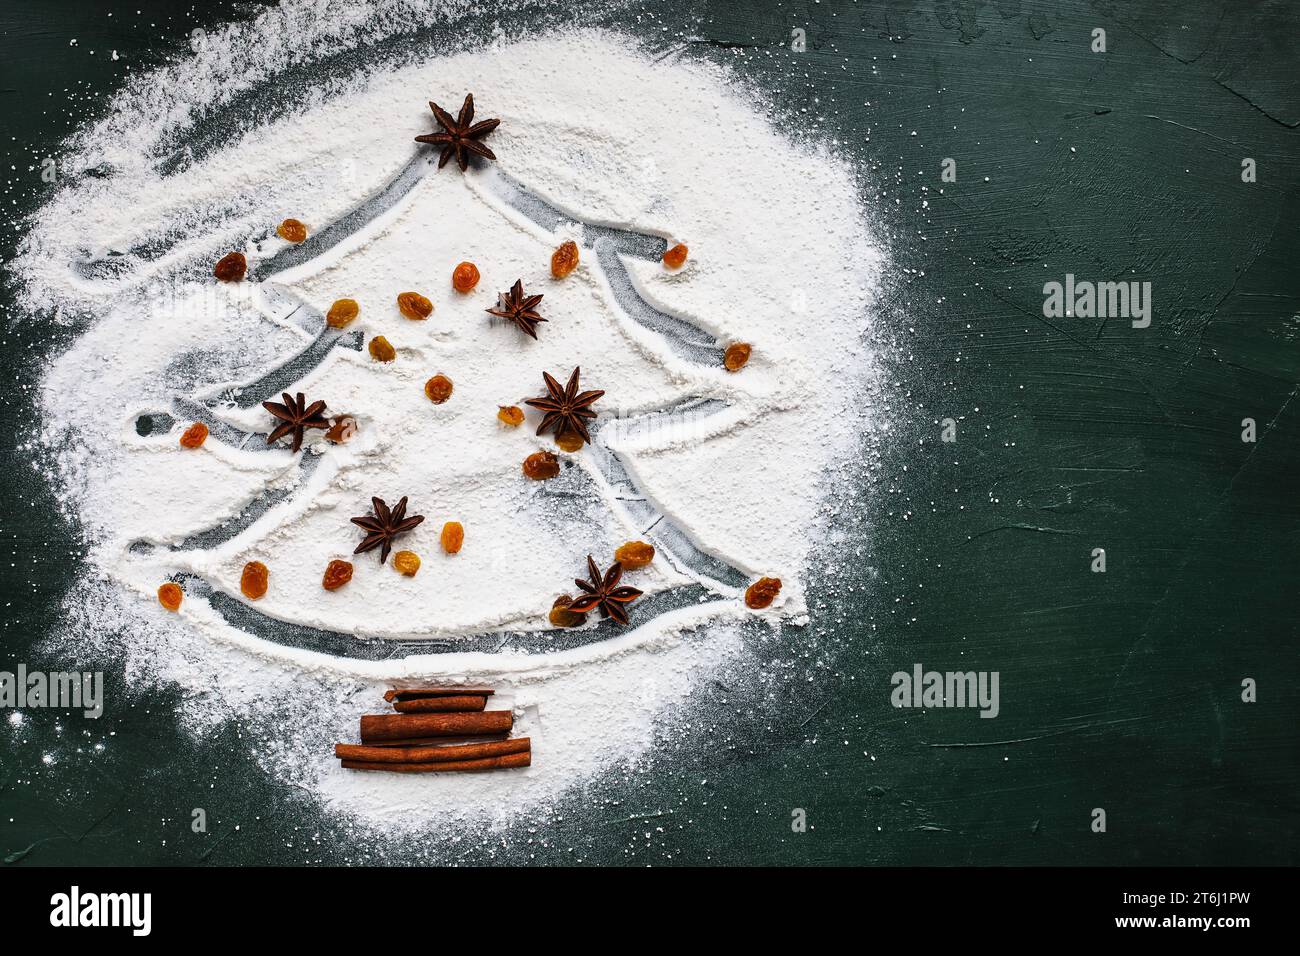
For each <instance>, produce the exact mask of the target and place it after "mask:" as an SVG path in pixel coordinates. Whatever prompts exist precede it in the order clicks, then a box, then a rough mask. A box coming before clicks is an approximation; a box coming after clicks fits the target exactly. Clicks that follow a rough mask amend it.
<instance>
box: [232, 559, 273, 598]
mask: <svg viewBox="0 0 1300 956" xmlns="http://www.w3.org/2000/svg"><path fill="white" fill-rule="evenodd" d="M270 576H271V572H269V571H268V570H267V569H266V565H265V564H263V563H262V562H261V561H249V562H248V563H247V564H246V565H244V573H243V574H241V575H240V576H239V590H240V591H242V592H244V597H246V598H248V599H249V600H250V601H256V600H257V599H258V598H260V597H262V596H263V595H264V594H266V585H267V579H268V578H269V577H270Z"/></svg>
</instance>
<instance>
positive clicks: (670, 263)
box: [664, 242, 686, 269]
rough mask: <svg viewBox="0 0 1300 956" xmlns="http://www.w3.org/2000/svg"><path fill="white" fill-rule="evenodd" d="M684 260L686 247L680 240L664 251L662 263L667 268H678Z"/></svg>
mask: <svg viewBox="0 0 1300 956" xmlns="http://www.w3.org/2000/svg"><path fill="white" fill-rule="evenodd" d="M685 261H686V247H685V246H684V245H682V244H681V243H680V242H679V243H677V245H675V246H673V247H672V248H671V249H669V250H668V251H667V252H665V253H664V265H666V266H667V267H668V268H669V269H680V268H681V267H682V263H683V262H685Z"/></svg>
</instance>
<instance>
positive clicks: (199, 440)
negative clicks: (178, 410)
mask: <svg viewBox="0 0 1300 956" xmlns="http://www.w3.org/2000/svg"><path fill="white" fill-rule="evenodd" d="M207 440H208V426H207V425H205V424H203V423H202V422H195V423H194V424H193V425H191V426H190V427H189V428H187V429H185V432H184V434H182V435H181V447H182V448H198V447H199V446H201V445H202V444H203V443H204V442H205V441H207Z"/></svg>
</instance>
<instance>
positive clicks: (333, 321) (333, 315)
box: [325, 299, 361, 329]
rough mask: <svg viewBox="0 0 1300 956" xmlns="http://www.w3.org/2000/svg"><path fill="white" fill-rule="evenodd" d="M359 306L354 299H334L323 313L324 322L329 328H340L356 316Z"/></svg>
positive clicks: (359, 309)
mask: <svg viewBox="0 0 1300 956" xmlns="http://www.w3.org/2000/svg"><path fill="white" fill-rule="evenodd" d="M360 311H361V306H359V305H357V300H356V299H336V300H335V301H334V304H333V305H331V306H330V310H329V311H328V312H326V313H325V324H326V325H328V326H329V327H330V328H331V329H341V328H343V327H344V326H345V325H347V324H348V323H349V322H351V321H352V320H353V319H355V318H356V317H357V313H358V312H360Z"/></svg>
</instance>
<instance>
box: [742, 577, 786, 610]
mask: <svg viewBox="0 0 1300 956" xmlns="http://www.w3.org/2000/svg"><path fill="white" fill-rule="evenodd" d="M780 593H781V579H780V578H759V579H758V580H757V581H755V582H754V583H753V584H751V585H750V586H749V587H748V588H747V589H746V590H745V606H746V607H750V608H753V609H754V610H755V611H761V610H762V609H763V608H765V607H767V606H768V605H769V604H771V603H772V602H773V601H775V600H776V596H777V595H778V594H780Z"/></svg>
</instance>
